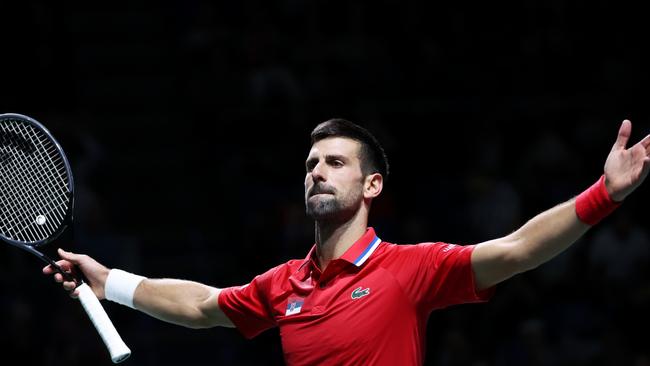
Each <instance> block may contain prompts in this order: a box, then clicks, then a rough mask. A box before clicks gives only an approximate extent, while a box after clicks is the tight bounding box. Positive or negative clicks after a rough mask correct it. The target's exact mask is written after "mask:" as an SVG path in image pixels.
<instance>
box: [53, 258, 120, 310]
mask: <svg viewBox="0 0 650 366" xmlns="http://www.w3.org/2000/svg"><path fill="white" fill-rule="evenodd" d="M58 253H59V256H60V257H61V260H59V261H57V262H56V264H58V265H59V267H61V268H62V269H63V270H64V271H66V272H73V271H74V270H75V269H78V270H80V271H81V273H82V274H83V275H84V276H85V278H86V280H87V284H88V286H90V288H91V289H92V290H93V292H94V293H95V296H97V298H98V299H100V300H102V299H104V298H105V295H104V284H105V283H106V278H107V277H108V272H109V269H108V268H106V267H105V266H103V265H102V264H100V263H99V262H97V261H95V260H94V259H93V258H91V257H89V256H87V255H85V254H75V253H71V252H66V251H64V250H63V249H59V250H58ZM43 273H44V274H46V275H54V280H55V281H56V282H58V283H62V284H63V288H64V289H65V290H67V291H70V296H71V297H73V298H77V297H78V296H79V290H76V287H77V283H75V282H73V281H65V280H64V279H63V276H62V275H61V274H60V273H59V272H58V271H57V269H56V268H54V267H52V266H51V265H47V266H45V267H44V268H43Z"/></svg>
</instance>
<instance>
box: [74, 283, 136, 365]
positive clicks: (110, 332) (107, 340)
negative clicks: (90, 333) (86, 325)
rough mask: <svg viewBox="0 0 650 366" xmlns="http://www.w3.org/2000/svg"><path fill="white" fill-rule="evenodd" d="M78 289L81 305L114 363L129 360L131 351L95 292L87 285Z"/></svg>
mask: <svg viewBox="0 0 650 366" xmlns="http://www.w3.org/2000/svg"><path fill="white" fill-rule="evenodd" d="M77 289H78V290H79V301H81V305H82V306H83V307H84V310H86V313H87V314H88V317H89V318H90V320H91V321H92V322H93V324H94V325H95V328H96V329H97V332H98V333H99V335H100V336H101V337H102V340H103V341H104V344H105V345H106V348H108V352H109V353H110V354H111V360H113V363H120V362H122V361H124V360H126V359H127V358H129V356H130V355H131V350H130V349H129V347H127V346H126V344H125V343H124V341H123V340H122V337H120V335H119V334H118V333H117V330H116V329H115V326H113V323H112V322H111V319H109V318H108V315H107V314H106V311H105V310H104V308H103V307H102V305H101V304H100V303H99V300H98V299H97V296H95V293H94V292H93V290H92V289H91V288H90V287H89V286H88V285H87V284H85V283H84V284H82V285H81V286H79V287H77Z"/></svg>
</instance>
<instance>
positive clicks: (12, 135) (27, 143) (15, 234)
mask: <svg viewBox="0 0 650 366" xmlns="http://www.w3.org/2000/svg"><path fill="white" fill-rule="evenodd" d="M7 122H8V121H3V123H2V125H1V126H0V127H2V129H3V131H1V132H2V145H0V154H2V156H4V158H3V161H2V162H0V169H1V170H2V174H1V178H2V181H3V182H2V183H3V190H2V192H3V193H2V201H1V202H0V203H1V204H2V206H3V209H2V217H3V219H2V226H3V227H2V231H3V233H6V234H9V235H7V236H8V237H10V238H12V239H15V240H21V241H26V242H35V241H39V240H43V239H45V238H47V237H49V236H50V235H51V234H52V233H53V232H55V231H56V230H57V229H58V228H59V227H60V225H61V224H62V223H63V221H64V220H65V217H66V212H67V210H68V209H69V207H68V205H69V196H68V193H69V188H68V177H67V170H66V166H65V162H64V161H63V159H62V158H61V156H60V154H59V152H58V149H57V147H56V146H55V145H54V144H53V143H52V141H51V140H50V139H49V138H48V137H47V136H45V135H43V134H42V133H40V131H39V130H37V129H36V128H34V127H33V126H31V125H26V124H23V123H20V121H11V122H13V123H11V122H9V123H7ZM8 139H12V141H8ZM16 141H18V142H16ZM26 147H35V148H31V149H30V148H26ZM9 150H12V151H9ZM9 155H11V156H9ZM9 196H11V197H9ZM41 216H42V219H41V222H39V221H38V218H39V217H41Z"/></svg>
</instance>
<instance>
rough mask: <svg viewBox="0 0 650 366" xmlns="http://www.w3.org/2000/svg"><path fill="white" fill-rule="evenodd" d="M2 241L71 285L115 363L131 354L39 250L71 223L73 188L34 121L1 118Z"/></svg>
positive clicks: (52, 144)
mask: <svg viewBox="0 0 650 366" xmlns="http://www.w3.org/2000/svg"><path fill="white" fill-rule="evenodd" d="M0 187H2V189H1V191H0V238H2V239H3V240H4V241H5V242H7V243H9V244H12V245H14V246H17V247H18V248H21V249H23V250H26V251H28V252H30V253H32V254H34V255H35V256H37V257H38V258H40V259H41V260H43V261H44V262H46V263H48V264H49V265H51V266H52V267H54V268H55V269H56V270H57V271H58V272H59V273H61V275H62V276H63V277H64V278H65V279H66V281H75V282H76V283H77V288H78V289H79V300H80V301H81V305H82V306H83V308H84V309H85V310H86V313H87V314H88V317H89V318H90V320H91V321H92V322H93V324H94V325H95V328H96V329H97V332H99V335H100V336H101V338H102V340H103V341H104V343H105V344H106V347H107V348H108V352H109V353H110V355H111V360H112V361H113V362H114V363H118V362H121V361H124V360H125V359H127V358H128V357H129V356H130V355H131V350H130V349H129V347H127V346H126V344H125V343H124V341H122V338H121V337H120V335H119V334H118V333H117V330H116V329H115V327H114V326H113V323H112V322H111V320H110V319H109V318H108V315H107V314H106V311H104V308H103V307H102V306H101V304H100V303H99V300H98V299H97V297H96V296H95V294H94V293H93V291H92V290H91V288H90V287H89V286H88V285H87V284H85V283H84V282H83V280H81V279H77V278H74V277H73V276H72V275H71V274H70V273H68V272H66V271H64V270H63V269H62V268H61V267H60V266H59V265H57V264H56V263H55V262H54V261H53V260H52V259H50V258H49V257H48V256H46V255H45V254H43V253H41V252H40V251H39V250H38V248H39V247H41V246H43V245H46V244H48V243H49V242H51V241H53V240H54V239H56V238H57V237H58V236H59V235H61V233H63V231H64V230H65V229H66V227H68V226H69V225H70V224H72V207H73V201H74V199H73V198H74V184H73V180H72V171H71V169H70V163H69V162H68V159H67V158H66V156H65V154H64V152H63V149H62V148H61V146H60V145H59V143H58V142H57V141H56V140H55V139H54V137H53V136H52V134H50V132H49V131H48V130H47V129H46V128H45V127H44V126H43V125H42V124H40V123H39V122H37V121H36V120H34V119H32V118H30V117H27V116H24V115H20V114H13V113H7V114H0Z"/></svg>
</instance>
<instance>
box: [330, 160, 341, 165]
mask: <svg viewBox="0 0 650 366" xmlns="http://www.w3.org/2000/svg"><path fill="white" fill-rule="evenodd" d="M331 164H332V165H333V166H336V167H341V166H343V162H342V161H341V160H334V161H332V163H331Z"/></svg>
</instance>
